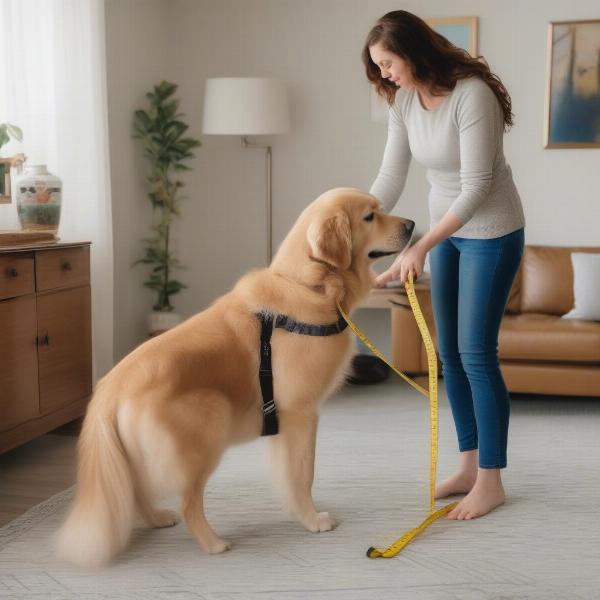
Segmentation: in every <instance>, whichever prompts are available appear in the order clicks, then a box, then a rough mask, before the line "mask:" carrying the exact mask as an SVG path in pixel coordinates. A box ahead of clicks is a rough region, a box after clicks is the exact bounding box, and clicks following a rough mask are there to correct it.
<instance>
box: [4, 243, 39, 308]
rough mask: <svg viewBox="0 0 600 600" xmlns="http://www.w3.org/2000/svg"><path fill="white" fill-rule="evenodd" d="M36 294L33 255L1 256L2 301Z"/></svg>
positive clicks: (17, 253) (16, 253)
mask: <svg viewBox="0 0 600 600" xmlns="http://www.w3.org/2000/svg"><path fill="white" fill-rule="evenodd" d="M34 292H35V279H34V269H33V254H22V253H19V252H15V253H14V254H4V255H2V256H0V300H3V299H4V298H15V297H16V296H24V295H25V294H32V293H34Z"/></svg>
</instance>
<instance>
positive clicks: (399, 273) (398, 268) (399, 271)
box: [375, 243, 427, 287]
mask: <svg viewBox="0 0 600 600" xmlns="http://www.w3.org/2000/svg"><path fill="white" fill-rule="evenodd" d="M426 254H427V252H425V251H424V250H423V249H422V248H421V247H420V246H419V244H418V243H417V244H415V245H414V246H411V247H410V248H409V249H408V250H406V251H404V252H403V253H402V254H400V255H399V256H397V257H396V260H395V261H394V262H393V263H392V265H391V266H390V268H389V269H388V270H387V271H384V272H383V273H381V275H379V276H378V277H376V278H375V285H376V286H377V287H383V286H384V285H385V284H386V283H387V282H388V281H392V280H394V279H400V281H402V283H406V282H407V281H408V274H409V272H411V271H412V273H413V281H416V280H417V279H418V278H419V277H420V276H421V274H422V273H423V265H424V264H425V256H426Z"/></svg>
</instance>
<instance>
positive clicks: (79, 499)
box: [58, 385, 135, 567]
mask: <svg viewBox="0 0 600 600" xmlns="http://www.w3.org/2000/svg"><path fill="white" fill-rule="evenodd" d="M110 387H111V386H110V385H109V386H108V389H110ZM78 450H79V469H78V475H77V492H76V495H75V501H74V504H73V506H72V508H71V512H70V514H69V515H68V517H67V519H66V521H65V523H64V524H63V526H62V528H61V530H60V531H59V533H58V552H59V555H60V556H61V557H62V558H63V559H65V560H67V561H69V562H71V563H73V564H77V565H80V566H83V567H98V566H101V565H104V564H106V563H108V562H109V561H110V560H111V559H112V558H113V557H114V556H115V555H116V554H118V553H119V552H120V551H121V550H123V549H124V548H125V546H126V545H127V542H128V541H129V537H130V535H131V530H132V526H133V518H134V507H135V497H134V488H133V482H132V476H131V472H130V466H129V462H128V459H127V456H126V454H125V450H124V448H123V444H122V443H121V440H120V438H119V433H118V430H117V415H116V402H115V399H114V398H110V397H107V392H106V391H105V389H102V388H101V387H100V386H99V387H98V388H97V390H96V392H95V393H94V396H93V398H92V400H91V402H90V405H89V408H88V413H87V415H86V418H85V421H84V424H83V429H82V432H81V436H80V438H79V445H78Z"/></svg>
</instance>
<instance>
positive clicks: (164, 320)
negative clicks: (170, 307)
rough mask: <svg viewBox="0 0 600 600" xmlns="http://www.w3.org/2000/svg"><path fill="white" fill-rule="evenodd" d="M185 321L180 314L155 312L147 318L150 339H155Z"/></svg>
mask: <svg viewBox="0 0 600 600" xmlns="http://www.w3.org/2000/svg"><path fill="white" fill-rule="evenodd" d="M182 321H183V318H182V317H181V315H180V314H177V313H174V312H161V311H157V310H155V311H153V312H151V313H150V314H149V315H148V316H147V317H146V323H147V326H148V337H155V336H157V335H160V334H161V333H163V332H165V331H167V330H168V329H172V328H173V327H175V326H176V325H179V323H181V322H182Z"/></svg>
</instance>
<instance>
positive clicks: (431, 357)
mask: <svg viewBox="0 0 600 600" xmlns="http://www.w3.org/2000/svg"><path fill="white" fill-rule="evenodd" d="M405 288H406V294H407V296H408V301H409V302H410V307H411V308H412V311H413V314H414V316H415V320H416V322H417V326H418V327H419V331H420V333H421V337H422V338H423V344H424V345H425V350H426V352H427V366H428V370H429V375H428V379H429V391H427V390H426V389H424V388H423V387H421V386H420V385H419V384H418V383H417V382H415V381H413V380H412V379H411V378H410V377H408V376H407V375H405V374H404V373H402V371H399V370H398V369H396V367H394V365H392V364H390V363H389V362H388V360H387V359H386V358H385V356H384V355H383V354H382V353H381V352H380V351H379V350H378V349H377V348H376V346H375V345H374V344H373V342H372V341H371V340H370V339H369V338H368V337H367V336H366V335H365V334H364V333H363V332H362V331H361V330H360V329H359V327H358V326H357V325H356V324H355V323H354V322H353V321H352V320H351V319H350V317H349V316H348V315H347V314H346V313H345V312H344V310H343V308H342V307H341V306H340V304H339V303H338V309H339V311H340V313H341V315H342V317H344V319H345V320H346V322H347V323H348V326H349V327H350V329H352V331H353V332H354V333H355V335H356V336H357V337H358V338H359V339H360V341H361V342H362V343H363V344H364V345H365V346H367V348H368V349H369V350H370V351H371V352H372V353H373V354H375V356H377V357H378V358H380V359H381V360H382V361H383V362H384V363H385V364H386V365H388V366H389V367H390V368H391V369H392V370H393V371H394V372H395V373H397V374H398V375H400V377H402V379H404V380H405V381H406V382H407V383H409V384H410V385H411V386H412V387H413V388H415V389H416V390H417V391H418V392H419V393H420V394H423V395H424V396H425V397H426V398H429V430H430V463H429V514H428V516H427V517H426V518H425V519H424V520H423V522H422V523H420V524H419V525H418V526H417V527H415V528H414V529H411V530H409V531H407V532H406V533H405V534H404V535H403V536H402V537H401V538H400V539H398V540H396V541H395V542H394V543H393V544H392V545H391V546H389V547H388V548H385V549H378V548H373V547H371V548H369V549H368V550H367V556H368V557H369V558H392V557H393V556H396V555H397V554H399V553H400V552H401V551H402V550H403V548H405V547H406V546H407V545H408V544H409V543H410V542H411V541H412V540H413V539H414V538H415V537H417V536H418V535H419V534H420V533H422V532H423V531H424V530H425V529H426V528H427V527H429V525H431V524H432V523H433V522H434V521H436V520H437V519H439V518H440V517H443V516H444V515H446V514H448V513H449V512H450V511H451V510H452V509H453V508H454V507H455V506H456V505H457V504H458V502H452V503H451V504H447V505H446V506H444V507H442V508H439V509H438V510H436V509H435V478H436V471H437V459H438V437H439V431H438V410H439V407H438V373H437V355H436V353H435V347H434V345H433V341H432V339H431V335H430V333H429V329H428V328H427V323H426V322H425V318H424V317H423V313H422V311H421V307H420V306H419V301H418V300H417V295H416V294H415V288H414V285H413V278H412V272H410V273H409V276H408V281H407V282H406V284H405Z"/></svg>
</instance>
